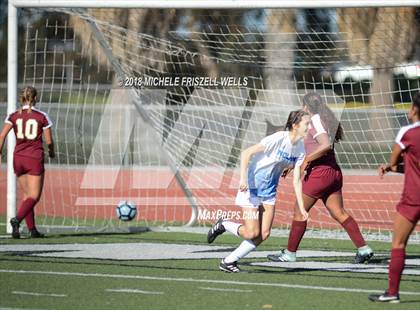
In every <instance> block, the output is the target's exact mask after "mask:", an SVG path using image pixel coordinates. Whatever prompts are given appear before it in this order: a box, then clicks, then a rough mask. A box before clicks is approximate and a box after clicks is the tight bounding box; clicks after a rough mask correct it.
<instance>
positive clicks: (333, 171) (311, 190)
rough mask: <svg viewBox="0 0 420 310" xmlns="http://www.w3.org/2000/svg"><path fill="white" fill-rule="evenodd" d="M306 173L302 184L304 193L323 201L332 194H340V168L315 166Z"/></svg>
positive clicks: (341, 182)
mask: <svg viewBox="0 0 420 310" xmlns="http://www.w3.org/2000/svg"><path fill="white" fill-rule="evenodd" d="M306 173H307V174H306V175H305V177H304V179H303V184H302V190H303V193H304V194H305V195H307V196H310V197H313V198H316V199H322V200H323V201H324V202H325V201H326V200H327V198H328V197H329V196H331V195H332V194H336V193H337V194H341V188H342V187H343V175H342V173H341V170H340V168H338V167H329V166H315V167H313V168H310V169H308V171H307V172H306Z"/></svg>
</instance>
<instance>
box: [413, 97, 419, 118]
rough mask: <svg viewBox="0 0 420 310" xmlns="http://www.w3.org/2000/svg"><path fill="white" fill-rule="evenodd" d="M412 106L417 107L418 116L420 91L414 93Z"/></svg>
mask: <svg viewBox="0 0 420 310" xmlns="http://www.w3.org/2000/svg"><path fill="white" fill-rule="evenodd" d="M413 106H414V107H416V108H417V116H418V117H420V92H419V93H417V94H415V95H414V98H413Z"/></svg>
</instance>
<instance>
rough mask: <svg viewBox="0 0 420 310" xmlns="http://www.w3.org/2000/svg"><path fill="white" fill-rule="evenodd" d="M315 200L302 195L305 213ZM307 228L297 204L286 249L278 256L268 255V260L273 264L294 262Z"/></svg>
mask: <svg viewBox="0 0 420 310" xmlns="http://www.w3.org/2000/svg"><path fill="white" fill-rule="evenodd" d="M316 201H317V199H316V198H314V197H311V196H308V195H306V194H303V204H304V207H305V210H306V211H308V212H309V211H310V210H311V208H312V207H313V206H314V205H315V203H316ZM306 226H307V220H305V219H304V218H303V217H302V214H301V213H300V210H299V206H298V205H297V203H296V204H295V208H294V215H293V221H292V227H291V228H290V232H289V240H288V242H287V249H282V250H280V253H278V254H270V255H268V256H267V258H268V259H269V260H272V261H275V262H293V261H296V251H297V249H298V248H299V244H300V242H301V240H302V238H303V235H304V234H305V231H306Z"/></svg>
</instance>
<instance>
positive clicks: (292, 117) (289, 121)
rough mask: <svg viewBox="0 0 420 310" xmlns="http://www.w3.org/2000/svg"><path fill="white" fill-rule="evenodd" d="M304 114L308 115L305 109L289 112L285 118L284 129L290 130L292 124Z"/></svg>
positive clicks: (297, 121) (298, 121)
mask: <svg viewBox="0 0 420 310" xmlns="http://www.w3.org/2000/svg"><path fill="white" fill-rule="evenodd" d="M305 115H309V114H308V113H306V112H305V111H302V110H296V111H292V112H290V113H289V117H288V118H287V122H286V125H284V130H288V131H290V130H292V129H293V125H294V124H299V123H300V121H301V120H302V118H303V117H304V116H305Z"/></svg>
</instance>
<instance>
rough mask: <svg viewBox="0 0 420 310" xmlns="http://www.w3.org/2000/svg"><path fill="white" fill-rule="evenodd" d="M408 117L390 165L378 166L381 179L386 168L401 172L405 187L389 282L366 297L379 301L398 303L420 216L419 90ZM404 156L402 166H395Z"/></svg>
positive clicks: (397, 222) (398, 217) (396, 140)
mask: <svg viewBox="0 0 420 310" xmlns="http://www.w3.org/2000/svg"><path fill="white" fill-rule="evenodd" d="M408 118H409V119H410V121H411V122H412V124H411V125H408V126H404V127H402V128H401V129H400V131H399V133H398V135H397V138H396V139H395V144H394V147H393V149H392V154H391V158H390V161H389V164H383V165H381V166H380V167H379V175H380V177H381V178H382V177H383V176H384V174H385V173H387V172H389V171H394V172H403V173H404V175H405V179H404V189H403V193H402V196H401V200H400V202H399V203H398V204H397V213H396V215H395V218H394V234H393V236H392V249H391V261H390V263H389V277H388V279H389V283H388V289H387V290H386V291H385V293H384V294H372V295H370V296H369V299H370V300H372V301H378V302H389V303H399V302H400V296H399V288H400V281H401V274H402V272H403V270H404V265H405V248H406V246H407V241H408V238H409V236H410V234H411V232H412V231H413V230H414V228H415V227H416V225H417V222H418V221H419V219H420V191H419V189H420V93H418V94H417V95H416V96H415V97H414V100H413V104H412V106H411V109H410V111H409V112H408ZM401 156H403V159H404V165H403V166H400V165H398V164H399V162H400V159H401Z"/></svg>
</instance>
